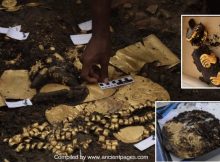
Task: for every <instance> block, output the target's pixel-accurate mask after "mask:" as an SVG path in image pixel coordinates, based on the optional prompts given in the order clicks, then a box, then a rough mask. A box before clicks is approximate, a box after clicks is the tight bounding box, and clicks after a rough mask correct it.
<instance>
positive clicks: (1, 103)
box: [0, 94, 5, 107]
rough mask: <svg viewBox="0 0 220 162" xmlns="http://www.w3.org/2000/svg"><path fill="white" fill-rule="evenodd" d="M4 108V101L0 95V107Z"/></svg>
mask: <svg viewBox="0 0 220 162" xmlns="http://www.w3.org/2000/svg"><path fill="white" fill-rule="evenodd" d="M2 106H5V99H4V98H3V97H2V96H1V94H0V107H2Z"/></svg>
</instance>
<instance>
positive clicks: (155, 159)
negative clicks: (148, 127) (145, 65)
mask: <svg viewBox="0 0 220 162" xmlns="http://www.w3.org/2000/svg"><path fill="white" fill-rule="evenodd" d="M181 21H182V17H181ZM158 102H169V103H186V102H189V103H195V102H197V103H198V102H201V103H205V102H210V103H220V101H155V162H162V161H157V107H156V106H157V103H158ZM170 162H179V161H170ZM194 162H196V161H194ZM209 162H216V161H209Z"/></svg>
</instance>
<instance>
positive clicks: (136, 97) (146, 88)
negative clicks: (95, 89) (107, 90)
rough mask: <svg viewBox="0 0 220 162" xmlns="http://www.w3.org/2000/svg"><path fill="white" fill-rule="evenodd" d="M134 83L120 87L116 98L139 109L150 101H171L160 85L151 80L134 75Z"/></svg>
mask: <svg viewBox="0 0 220 162" xmlns="http://www.w3.org/2000/svg"><path fill="white" fill-rule="evenodd" d="M132 77H133V79H134V83H132V84H129V85H126V86H123V87H120V88H119V90H118V91H117V92H116V93H115V95H114V97H115V98H117V99H119V100H122V101H126V102H128V103H129V105H131V106H134V107H139V106H141V105H145V104H147V102H148V101H151V102H154V101H167V100H170V96H169V93H168V92H167V91H166V90H165V89H164V88H163V87H162V86H160V85H159V84H157V83H154V82H152V81H151V80H150V79H147V78H144V77H141V76H137V75H134V76H132Z"/></svg>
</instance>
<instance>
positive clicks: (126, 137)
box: [113, 126, 145, 143]
mask: <svg viewBox="0 0 220 162" xmlns="http://www.w3.org/2000/svg"><path fill="white" fill-rule="evenodd" d="M144 130H145V128H144V127H143V126H130V127H126V128H123V129H120V131H119V132H118V133H114V134H113V135H114V136H115V138H117V139H118V140H120V141H122V142H124V143H136V142H138V141H140V140H142V139H143V133H144Z"/></svg>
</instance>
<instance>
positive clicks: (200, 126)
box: [156, 101, 220, 161]
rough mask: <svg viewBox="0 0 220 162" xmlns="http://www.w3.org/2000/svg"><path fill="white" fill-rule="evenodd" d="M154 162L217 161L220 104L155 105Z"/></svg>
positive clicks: (219, 158) (176, 103)
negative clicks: (155, 142) (155, 141)
mask: <svg viewBox="0 0 220 162" xmlns="http://www.w3.org/2000/svg"><path fill="white" fill-rule="evenodd" d="M156 116H157V128H156V137H157V144H156V159H157V161H220V102H208V101H205V102H201V101H190V102H187V101H180V102H156Z"/></svg>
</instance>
